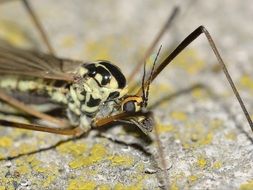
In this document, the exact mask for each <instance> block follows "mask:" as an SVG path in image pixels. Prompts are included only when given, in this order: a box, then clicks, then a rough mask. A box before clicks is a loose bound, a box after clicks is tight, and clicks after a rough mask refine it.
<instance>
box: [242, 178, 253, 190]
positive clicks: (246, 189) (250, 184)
mask: <svg viewBox="0 0 253 190" xmlns="http://www.w3.org/2000/svg"><path fill="white" fill-rule="evenodd" d="M252 189H253V180H250V181H247V183H244V184H241V186H240V190H252Z"/></svg>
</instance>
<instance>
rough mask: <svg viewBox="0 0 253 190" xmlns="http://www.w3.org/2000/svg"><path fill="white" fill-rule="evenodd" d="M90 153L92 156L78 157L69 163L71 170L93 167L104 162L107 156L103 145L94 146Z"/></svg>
mask: <svg viewBox="0 0 253 190" xmlns="http://www.w3.org/2000/svg"><path fill="white" fill-rule="evenodd" d="M90 152H91V153H90V155H89V156H87V157H84V156H79V157H77V158H76V159H75V160H73V161H72V162H70V163H69V166H70V167H71V168H80V167H82V166H88V165H92V164H95V163H97V162H99V161H101V160H103V159H104V158H105V156H106V148H105V147H104V146H103V145H101V144H96V145H94V146H93V147H92V149H91V150H90Z"/></svg>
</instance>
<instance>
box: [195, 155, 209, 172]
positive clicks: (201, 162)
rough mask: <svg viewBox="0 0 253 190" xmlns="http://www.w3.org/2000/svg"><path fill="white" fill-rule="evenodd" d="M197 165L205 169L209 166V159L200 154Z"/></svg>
mask: <svg viewBox="0 0 253 190" xmlns="http://www.w3.org/2000/svg"><path fill="white" fill-rule="evenodd" d="M197 165H198V167H200V168H201V169H204V168H205V167H206V166H207V160H206V158H205V157H204V156H200V157H199V158H198V160H197Z"/></svg>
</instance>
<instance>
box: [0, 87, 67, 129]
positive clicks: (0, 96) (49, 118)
mask: <svg viewBox="0 0 253 190" xmlns="http://www.w3.org/2000/svg"><path fill="white" fill-rule="evenodd" d="M0 99H1V100H3V101H4V102H7V103H8V104H10V105H12V106H13V107H15V108H18V109H19V110H22V111H24V112H26V113H28V114H30V115H33V116H35V117H37V118H40V119H43V120H46V121H49V122H52V123H55V124H57V125H60V126H61V127H65V126H68V125H69V124H68V122H67V121H65V120H60V119H57V118H55V117H52V116H50V115H48V114H45V113H42V112H39V111H37V110H35V109H34V108H32V107H30V106H27V105H25V104H24V103H22V102H20V101H18V100H16V99H15V98H12V97H11V96H8V95H7V94H5V93H4V92H2V91H1V90H0Z"/></svg>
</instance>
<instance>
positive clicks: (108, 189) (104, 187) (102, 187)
mask: <svg viewBox="0 0 253 190" xmlns="http://www.w3.org/2000/svg"><path fill="white" fill-rule="evenodd" d="M111 189H112V188H111V186H110V185H107V184H103V185H99V186H98V187H97V190H111Z"/></svg>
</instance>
